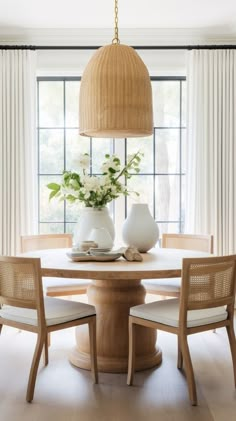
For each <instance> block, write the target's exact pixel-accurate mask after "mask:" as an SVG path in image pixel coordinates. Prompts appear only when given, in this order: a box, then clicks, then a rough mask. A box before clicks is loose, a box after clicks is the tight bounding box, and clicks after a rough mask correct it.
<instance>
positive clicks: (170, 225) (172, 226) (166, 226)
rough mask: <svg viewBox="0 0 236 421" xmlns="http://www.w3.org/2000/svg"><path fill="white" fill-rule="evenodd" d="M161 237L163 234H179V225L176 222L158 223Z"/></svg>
mask: <svg viewBox="0 0 236 421" xmlns="http://www.w3.org/2000/svg"><path fill="white" fill-rule="evenodd" d="M157 225H158V228H159V233H160V237H161V236H162V234H167V233H168V232H169V233H171V234H177V233H178V232H179V223H176V222H158V224H157Z"/></svg>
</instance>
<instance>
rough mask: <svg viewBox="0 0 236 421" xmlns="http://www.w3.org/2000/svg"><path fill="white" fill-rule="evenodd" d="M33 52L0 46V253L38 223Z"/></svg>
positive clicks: (11, 252) (9, 252)
mask: <svg viewBox="0 0 236 421" xmlns="http://www.w3.org/2000/svg"><path fill="white" fill-rule="evenodd" d="M35 105H36V52H35V51H31V50H16V49H15V50H1V51H0V202H1V205H0V254H3V255H14V254H16V253H17V252H18V251H19V248H20V235H21V234H29V233H33V232H34V231H35V224H36V206H35V203H36V201H35V199H36V185H37V184H36V179H35V174H36V171H35V168H36V165H35V163H36V154H35V151H36V147H35V145H36V142H35V136H36V129H35V127H36V126H35Z"/></svg>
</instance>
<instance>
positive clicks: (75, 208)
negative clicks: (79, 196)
mask: <svg viewBox="0 0 236 421" xmlns="http://www.w3.org/2000/svg"><path fill="white" fill-rule="evenodd" d="M80 208H81V205H80V203H79V202H78V203H74V204H69V203H66V222H67V223H71V222H77V221H78V219H79V213H80Z"/></svg>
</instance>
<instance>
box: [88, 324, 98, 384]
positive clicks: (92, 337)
mask: <svg viewBox="0 0 236 421" xmlns="http://www.w3.org/2000/svg"><path fill="white" fill-rule="evenodd" d="M89 341H90V356H91V371H92V375H93V380H94V383H98V367H97V346H96V316H95V317H92V318H91V320H90V322H89Z"/></svg>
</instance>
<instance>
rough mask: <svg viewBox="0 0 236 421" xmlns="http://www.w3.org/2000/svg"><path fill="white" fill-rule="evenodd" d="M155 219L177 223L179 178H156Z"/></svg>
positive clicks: (165, 176) (169, 176) (166, 176)
mask: <svg viewBox="0 0 236 421" xmlns="http://www.w3.org/2000/svg"><path fill="white" fill-rule="evenodd" d="M155 181H156V219H157V220H158V221H172V222H173V221H178V220H179V217H180V214H179V200H180V195H179V176H176V175H158V176H156V179H155Z"/></svg>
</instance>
